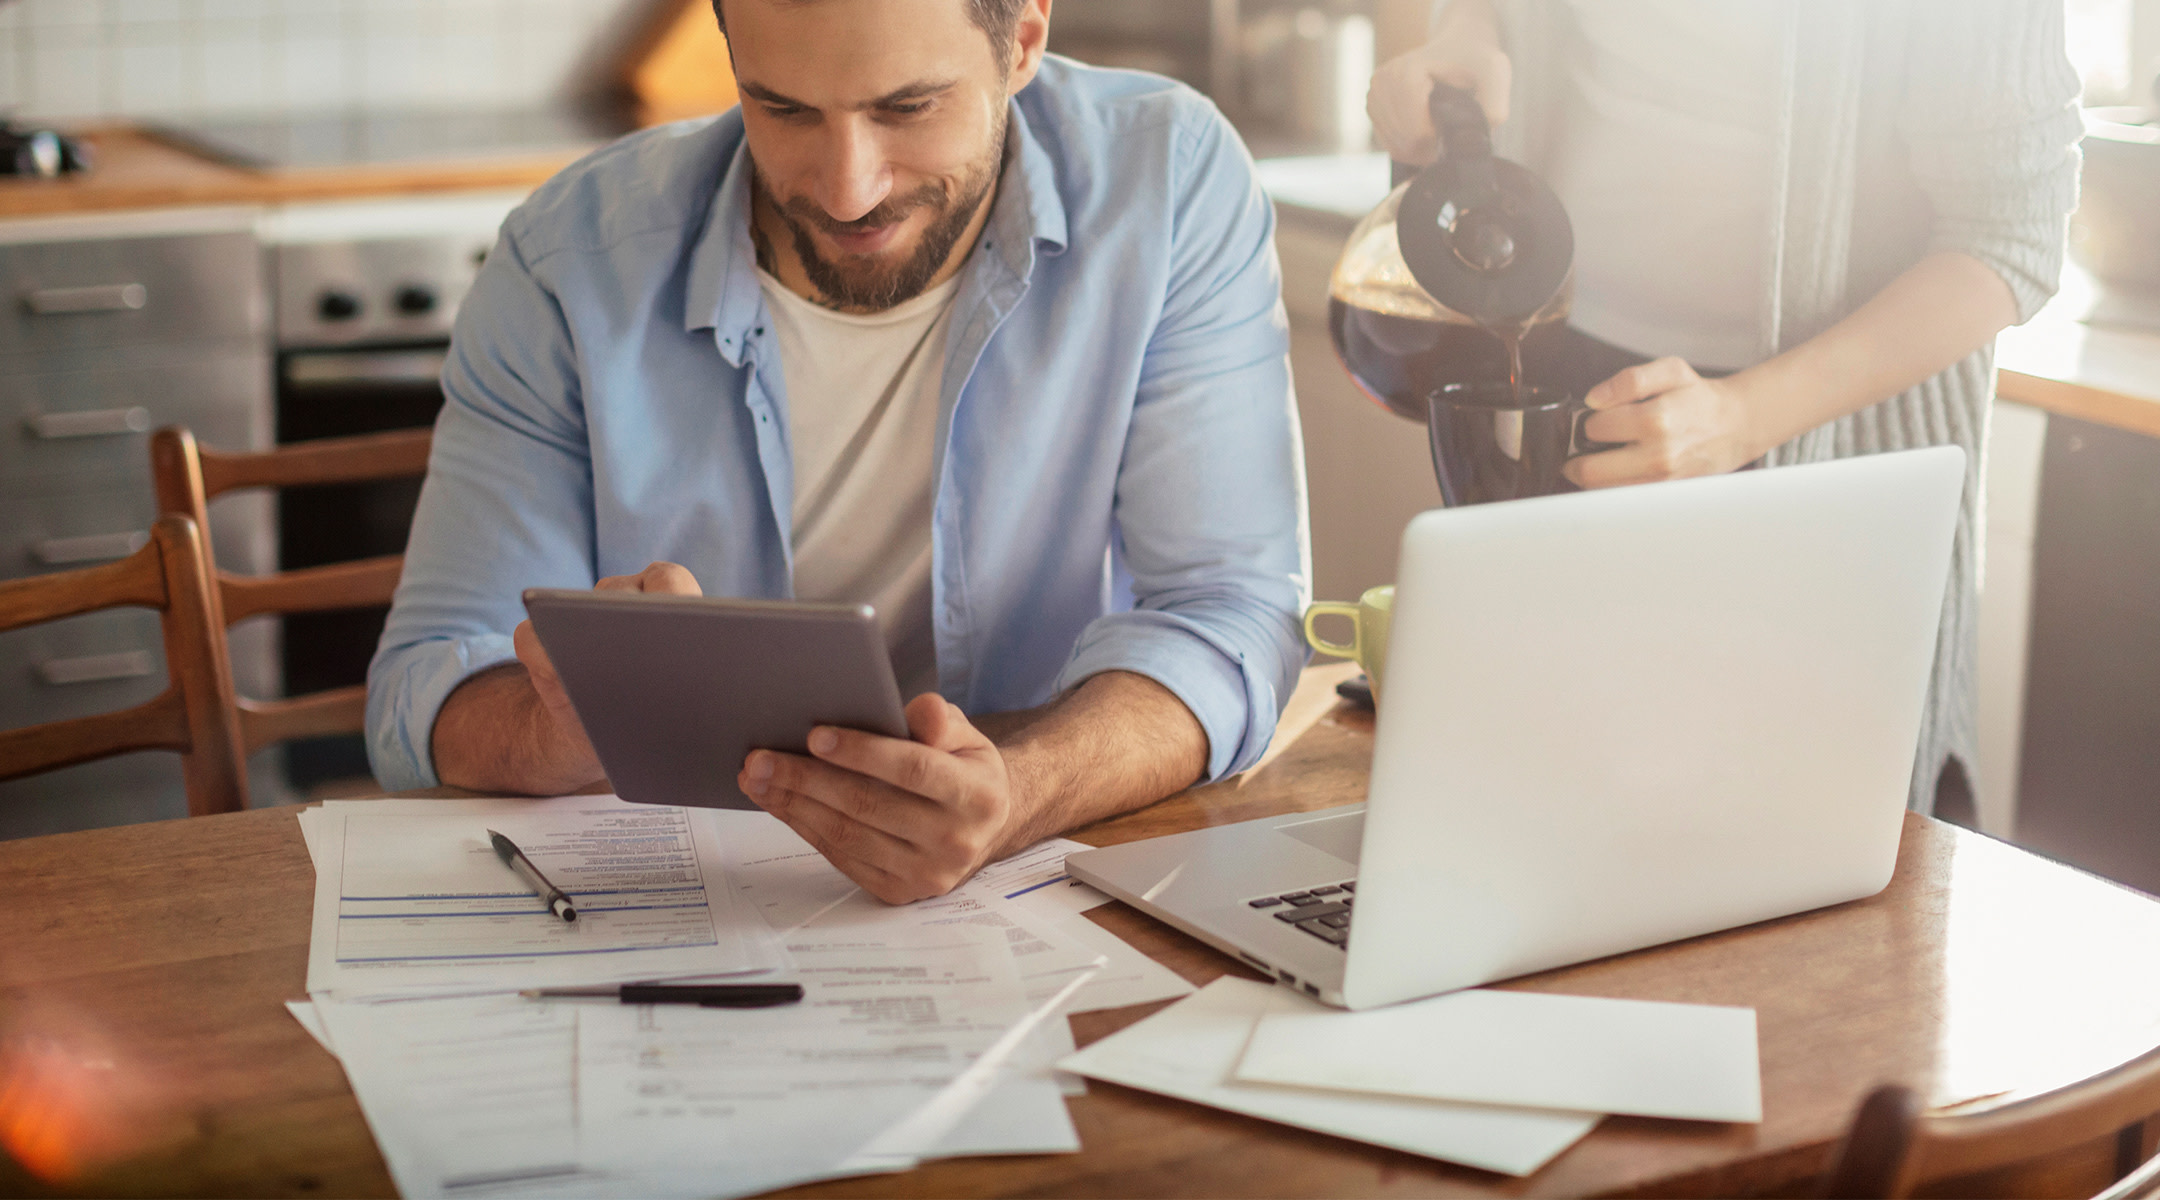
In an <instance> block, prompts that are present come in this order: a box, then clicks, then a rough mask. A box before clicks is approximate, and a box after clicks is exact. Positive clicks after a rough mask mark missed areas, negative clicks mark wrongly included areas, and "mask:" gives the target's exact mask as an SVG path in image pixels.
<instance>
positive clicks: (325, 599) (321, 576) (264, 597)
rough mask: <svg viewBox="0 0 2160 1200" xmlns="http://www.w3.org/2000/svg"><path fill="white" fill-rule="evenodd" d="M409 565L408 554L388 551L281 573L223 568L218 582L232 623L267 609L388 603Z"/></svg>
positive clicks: (303, 609) (307, 609) (305, 609)
mask: <svg viewBox="0 0 2160 1200" xmlns="http://www.w3.org/2000/svg"><path fill="white" fill-rule="evenodd" d="M404 570H405V556H404V555H402V554H386V555H383V556H382V557H380V558H363V559H359V560H357V561H355V562H341V563H330V564H328V565H327V566H320V567H303V568H301V569H299V570H296V571H283V572H280V573H279V574H276V575H262V576H248V575H232V574H228V573H225V572H219V574H218V587H219V588H220V589H222V590H223V591H224V593H225V623H226V624H227V625H233V624H237V623H238V622H240V621H243V620H246V619H247V618H249V617H253V616H259V615H261V614H263V613H295V612H323V611H326V610H330V609H339V608H366V607H368V606H371V605H376V604H388V603H390V596H391V594H392V593H394V592H396V591H397V585H398V577H399V576H400V575H401V574H403V573H404Z"/></svg>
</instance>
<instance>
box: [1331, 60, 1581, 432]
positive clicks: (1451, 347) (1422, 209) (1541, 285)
mask: <svg viewBox="0 0 2160 1200" xmlns="http://www.w3.org/2000/svg"><path fill="white" fill-rule="evenodd" d="M1432 113H1433V125H1434V128H1435V129H1437V130H1438V131H1439V133H1440V141H1441V156H1440V158H1439V159H1438V160H1437V161H1435V162H1434V163H1433V164H1432V165H1431V166H1429V167H1427V168H1425V169H1424V170H1423V171H1420V172H1419V173H1418V174H1417V176H1416V177H1415V178H1413V179H1411V180H1410V181H1409V182H1407V183H1405V184H1403V185H1402V186H1400V187H1398V188H1396V189H1395V190H1394V191H1393V192H1391V193H1390V194H1389V195H1388V197H1387V199H1386V200H1384V201H1382V202H1381V203H1380V206H1379V207H1378V208H1375V209H1374V210H1373V211H1372V212H1371V213H1370V214H1368V215H1367V216H1366V217H1365V219H1364V220H1362V221H1360V222H1359V223H1358V226H1357V228H1356V229H1355V230H1354V231H1353V232H1352V233H1351V235H1350V241H1349V243H1348V244H1347V245H1346V246H1345V247H1344V249H1343V253H1342V257H1341V259H1340V260H1338V261H1337V262H1336V264H1335V273H1334V275H1333V277H1332V278H1331V279H1330V280H1329V282H1328V332H1329V334H1330V335H1331V336H1332V338H1333V339H1334V343H1335V352H1336V354H1337V355H1338V356H1339V357H1340V358H1341V359H1342V363H1343V366H1344V367H1345V368H1346V369H1348V370H1349V372H1350V376H1351V378H1353V379H1355V380H1356V381H1357V384H1358V386H1359V387H1360V388H1362V389H1363V390H1364V391H1365V393H1366V394H1367V395H1369V396H1371V397H1372V399H1373V400H1375V401H1376V402H1378V403H1380V404H1382V405H1384V406H1385V407H1386V408H1387V409H1388V410H1389V411H1391V412H1394V413H1396V414H1397V415H1399V416H1402V417H1405V418H1408V419H1409V420H1412V421H1417V422H1419V423H1421V424H1423V423H1425V422H1426V421H1427V419H1428V414H1429V402H1430V400H1431V398H1432V397H1433V396H1434V395H1435V394H1436V393H1437V392H1438V391H1439V390H1440V389H1441V388H1442V387H1444V386H1446V385H1449V384H1465V385H1470V384H1485V383H1491V382H1496V381H1497V382H1504V383H1510V384H1513V385H1518V386H1519V384H1520V382H1521V374H1522V372H1521V354H1520V345H1521V341H1522V338H1523V337H1524V336H1525V335H1526V334H1528V333H1529V332H1530V331H1531V330H1533V329H1535V328H1537V327H1539V326H1542V325H1546V324H1548V323H1550V322H1555V321H1559V320H1561V319H1563V318H1565V317H1566V316H1567V312H1568V304H1569V301H1570V300H1571V298H1572V297H1573V290H1574V289H1573V287H1572V282H1573V280H1572V276H1571V274H1570V267H1571V264H1572V262H1573V259H1574V253H1575V235H1574V229H1573V227H1572V226H1571V225H1570V223H1569V221H1568V218H1567V212H1566V211H1565V210H1564V209H1563V208H1562V207H1561V206H1560V201H1559V198H1558V197H1556V196H1554V195H1553V193H1552V190H1551V189H1550V188H1548V187H1547V186H1546V185H1545V183H1544V181H1543V180H1541V179H1539V178H1538V177H1537V176H1536V175H1534V174H1532V173H1531V172H1530V171H1529V170H1528V169H1526V168H1524V167H1522V166H1520V165H1518V164H1516V163H1512V162H1509V161H1507V160H1506V159H1500V158H1495V157H1493V153H1492V136H1491V131H1490V129H1489V128H1488V127H1487V125H1486V123H1485V115H1484V111H1483V110H1482V109H1481V108H1479V107H1478V104H1477V101H1476V100H1475V99H1474V98H1473V97H1472V96H1471V95H1470V94H1469V93H1468V92H1464V91H1462V90H1460V89H1457V88H1452V87H1447V86H1445V85H1439V86H1436V87H1435V88H1434V89H1433V101H1432Z"/></svg>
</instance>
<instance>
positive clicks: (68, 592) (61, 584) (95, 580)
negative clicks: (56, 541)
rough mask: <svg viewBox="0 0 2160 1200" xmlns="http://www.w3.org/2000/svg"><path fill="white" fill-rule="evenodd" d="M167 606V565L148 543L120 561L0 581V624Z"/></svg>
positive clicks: (37, 622) (7, 626)
mask: <svg viewBox="0 0 2160 1200" xmlns="http://www.w3.org/2000/svg"><path fill="white" fill-rule="evenodd" d="M121 605H133V606H135V607H138V608H163V607H165V570H164V566H163V564H162V563H161V562H160V561H159V556H158V553H157V551H156V550H155V549H154V548H153V547H150V546H145V547H143V548H142V549H141V550H137V551H136V552H135V553H133V554H130V555H128V556H127V557H126V558H123V559H121V560H120V561H119V562H110V563H100V564H99V565H97V566H94V567H84V568H82V569H81V570H78V571H68V572H65V573H63V574H58V575H33V576H31V577H30V578H28V579H11V580H8V581H7V582H5V583H0V629H15V628H19V627H21V626H24V625H40V624H43V623H44V622H46V621H57V620H59V619H61V618H62V617H73V616H78V615H80V614H82V613H86V612H96V611H97V610H98V609H101V608H116V607H119V606H121Z"/></svg>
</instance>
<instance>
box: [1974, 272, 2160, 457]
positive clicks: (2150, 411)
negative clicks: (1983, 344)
mask: <svg viewBox="0 0 2160 1200" xmlns="http://www.w3.org/2000/svg"><path fill="white" fill-rule="evenodd" d="M1995 367H1996V381H1995V390H1996V394H1997V395H1998V396H2000V397H2001V398H2002V399H2004V400H2014V401H2016V402H2018V403H2019V404H2029V405H2031V406H2032V407H2034V408H2040V409H2045V410H2047V411H2048V412H2050V413H2054V414H2056V415H2058V416H2064V417H2075V418H2077V419H2079V420H2083V421H2091V422H2094V423H2095V424H2100V425H2110V426H2113V427H2115V428H2117V429H2125V430H2128V431H2130V432H2132V433H2141V434H2144V435H2146V436H2147V437H2160V291H2153V292H2138V291H2131V290H2128V289H2124V288H2119V287H2113V286H2110V285H2108V284H2103V283H2101V282H2100V281H2098V280H2096V279H2094V278H2093V277H2092V276H2091V275H2089V274H2087V273H2086V272H2085V271H2084V269H2083V268H2081V267H2078V266H2077V265H2075V264H2071V265H2069V266H2067V267H2065V268H2064V270H2063V279H2062V289H2061V290H2060V291H2059V292H2057V293H2056V295H2055V298H2054V299H2053V300H2051V301H2049V302H2048V305H2047V307H2046V308H2043V309H2041V310H2040V312H2039V314H2038V315H2036V316H2034V317H2033V319H2032V320H2030V321H2027V322H2026V323H2025V324H2023V325H2019V326H2016V327H2014V328H2010V329H2005V330H2003V331H2002V333H2001V334H2000V335H1999V336H1998V337H1997V338H1996V339H1995Z"/></svg>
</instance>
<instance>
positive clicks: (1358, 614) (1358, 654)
mask: <svg viewBox="0 0 2160 1200" xmlns="http://www.w3.org/2000/svg"><path fill="white" fill-rule="evenodd" d="M1394 611H1395V585H1394V584H1392V583H1387V584H1382V585H1380V586H1379V587H1376V588H1368V589H1367V590H1366V592H1365V594H1364V595H1362V596H1359V597H1358V599H1357V603H1355V604H1352V603H1349V602H1348V601H1344V600H1318V601H1315V602H1314V603H1313V605H1312V607H1310V608H1308V609H1306V610H1305V640H1306V641H1307V642H1310V643H1312V648H1313V649H1315V650H1318V651H1319V652H1320V653H1322V654H1332V655H1334V656H1335V657H1337V658H1350V659H1356V660H1357V665H1358V666H1360V667H1363V668H1364V669H1365V678H1367V679H1369V680H1371V681H1372V692H1373V700H1374V701H1375V702H1378V700H1379V699H1380V672H1381V671H1382V670H1384V669H1385V668H1386V666H1387V639H1388V621H1389V619H1390V618H1391V617H1392V616H1393V615H1394ZM1326 616H1339V617H1348V618H1349V619H1350V640H1349V641H1347V642H1331V641H1329V640H1327V639H1326V638H1324V637H1321V636H1320V634H1319V633H1318V631H1316V630H1315V629H1314V628H1313V622H1315V621H1317V620H1318V619H1319V618H1321V617H1326Z"/></svg>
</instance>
